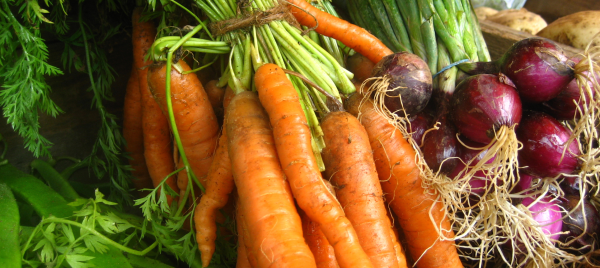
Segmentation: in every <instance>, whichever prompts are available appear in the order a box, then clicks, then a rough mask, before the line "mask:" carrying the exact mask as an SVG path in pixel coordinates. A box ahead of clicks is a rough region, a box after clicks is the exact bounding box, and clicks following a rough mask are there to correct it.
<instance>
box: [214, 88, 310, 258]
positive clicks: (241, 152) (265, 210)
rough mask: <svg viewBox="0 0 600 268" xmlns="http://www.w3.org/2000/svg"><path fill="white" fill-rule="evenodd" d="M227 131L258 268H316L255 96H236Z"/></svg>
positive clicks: (233, 166) (250, 241) (229, 110)
mask: <svg viewBox="0 0 600 268" xmlns="http://www.w3.org/2000/svg"><path fill="white" fill-rule="evenodd" d="M226 113H227V118H226V121H225V128H226V131H227V137H228V144H227V146H228V147H229V156H230V157H231V166H232V170H233V178H234V180H235V185H236V187H237V192H238V195H239V198H240V200H241V202H240V203H241V209H242V212H243V214H244V219H245V222H246V225H247V226H248V234H249V238H248V239H247V240H246V241H247V243H248V242H249V243H250V244H251V249H252V252H255V257H256V259H257V264H258V267H316V264H315V259H314V257H313V255H312V253H311V252H310V249H309V248H308V246H307V245H306V242H305V241H304V237H302V222H301V220H300V217H299V216H298V212H297V211H296V207H295V206H294V200H293V197H292V196H291V193H290V189H289V185H288V182H287V180H286V179H285V175H284V174H283V171H282V168H281V166H280V164H279V161H278V159H277V152H276V148H275V142H274V140H273V133H272V130H271V126H270V125H269V118H268V117H267V116H268V115H267V114H266V113H265V111H264V109H263V108H262V107H261V105H260V102H259V100H258V97H257V96H256V94H255V93H253V92H249V91H244V92H241V93H238V94H237V95H236V96H235V97H234V98H233V99H232V100H231V103H230V104H229V107H227V112H226Z"/></svg>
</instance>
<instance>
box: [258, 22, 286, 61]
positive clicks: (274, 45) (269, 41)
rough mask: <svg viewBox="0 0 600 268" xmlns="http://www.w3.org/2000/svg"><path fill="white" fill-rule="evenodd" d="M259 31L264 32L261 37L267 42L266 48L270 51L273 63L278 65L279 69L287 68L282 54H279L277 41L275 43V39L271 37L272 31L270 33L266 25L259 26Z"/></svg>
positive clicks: (269, 28)
mask: <svg viewBox="0 0 600 268" xmlns="http://www.w3.org/2000/svg"><path fill="white" fill-rule="evenodd" d="M261 30H263V32H264V35H263V37H265V39H266V41H267V46H268V47H269V50H270V51H271V55H272V56H273V59H274V60H275V62H274V63H275V64H277V65H279V67H281V68H287V67H286V63H285V61H284V60H283V54H282V53H281V50H280V49H279V46H278V45H277V41H275V37H274V36H273V31H271V27H269V26H267V25H263V26H261Z"/></svg>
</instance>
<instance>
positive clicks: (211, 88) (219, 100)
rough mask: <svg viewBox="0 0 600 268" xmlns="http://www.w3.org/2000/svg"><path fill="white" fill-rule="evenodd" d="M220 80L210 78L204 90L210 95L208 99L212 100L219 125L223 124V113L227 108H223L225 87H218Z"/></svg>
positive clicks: (211, 103)
mask: <svg viewBox="0 0 600 268" xmlns="http://www.w3.org/2000/svg"><path fill="white" fill-rule="evenodd" d="M218 82H219V81H218V80H214V79H213V80H210V81H208V82H207V83H206V84H203V85H204V90H205V91H206V95H207V96H208V100H209V101H210V105H211V106H212V108H213V111H214V112H215V115H216V116H217V120H218V122H219V125H222V124H223V115H224V113H225V110H223V98H224V97H225V88H222V87H218V86H217V83H218Z"/></svg>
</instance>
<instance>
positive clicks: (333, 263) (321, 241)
mask: <svg viewBox="0 0 600 268" xmlns="http://www.w3.org/2000/svg"><path fill="white" fill-rule="evenodd" d="M324 183H325V184H326V185H327V188H328V189H329V191H330V192H331V193H332V194H334V195H335V192H334V190H333V185H331V183H329V182H328V181H324ZM298 214H300V218H301V219H302V231H303V233H304V239H306V244H308V247H309V248H310V251H312V253H313V255H314V256H315V261H316V262H317V267H318V268H339V267H340V266H339V265H338V263H337V260H336V259H335V251H334V249H333V247H332V246H331V245H330V244H329V242H328V241H327V238H326V237H325V235H324V234H323V231H322V230H321V226H320V225H319V224H318V223H316V222H314V221H313V220H311V219H310V218H308V216H307V215H306V213H304V211H302V210H301V209H300V210H298Z"/></svg>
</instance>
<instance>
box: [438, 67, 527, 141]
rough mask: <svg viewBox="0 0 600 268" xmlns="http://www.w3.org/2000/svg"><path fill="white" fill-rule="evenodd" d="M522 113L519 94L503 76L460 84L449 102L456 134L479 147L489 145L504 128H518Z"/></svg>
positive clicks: (485, 76)
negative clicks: (497, 132)
mask: <svg viewBox="0 0 600 268" xmlns="http://www.w3.org/2000/svg"><path fill="white" fill-rule="evenodd" d="M521 113H522V105H521V100H520V98H519V94H518V93H517V91H516V90H515V88H514V87H513V86H511V83H510V80H509V79H507V78H506V77H505V76H504V75H502V74H500V75H499V76H498V75H493V74H479V75H474V76H471V77H469V78H467V79H465V80H463V81H462V82H461V83H460V84H458V85H457V86H456V89H455V91H454V94H453V96H452V99H451V101H450V116H451V119H452V121H453V122H454V124H455V126H456V127H457V129H458V131H459V132H460V133H461V134H462V135H464V136H465V137H467V138H468V139H470V140H472V141H475V142H478V143H484V144H488V143H489V142H490V141H492V139H493V138H494V135H495V130H498V129H499V128H500V127H501V126H503V125H505V126H513V125H514V124H518V123H519V121H520V120H521Z"/></svg>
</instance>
